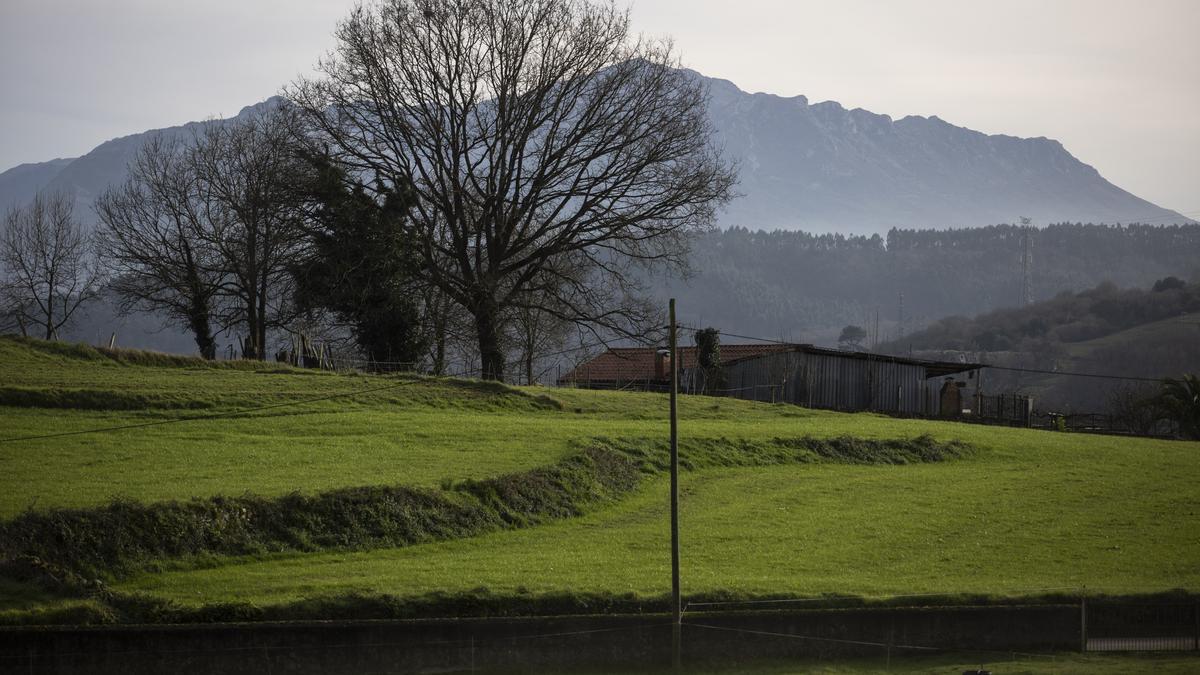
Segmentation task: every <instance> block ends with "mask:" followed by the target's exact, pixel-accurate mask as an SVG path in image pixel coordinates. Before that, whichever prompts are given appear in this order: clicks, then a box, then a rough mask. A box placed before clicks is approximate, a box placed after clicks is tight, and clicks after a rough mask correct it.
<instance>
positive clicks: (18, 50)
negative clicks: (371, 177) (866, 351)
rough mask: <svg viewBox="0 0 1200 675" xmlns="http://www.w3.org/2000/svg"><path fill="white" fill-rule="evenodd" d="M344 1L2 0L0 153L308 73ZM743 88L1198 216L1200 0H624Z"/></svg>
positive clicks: (229, 100) (145, 125)
mask: <svg viewBox="0 0 1200 675" xmlns="http://www.w3.org/2000/svg"><path fill="white" fill-rule="evenodd" d="M353 4H354V2H353V1H352V0H208V1H200V0H191V1H188V2H184V1H181V0H0V85H2V88H0V92H3V95H2V96H0V171H2V170H4V169H7V168H10V167H12V166H15V165H17V164H20V163H24V162H37V161H44V160H47V159H51V158H54V157H73V156H77V155H80V154H83V153H85V152H87V151H88V150H90V149H92V148H93V147H95V146H96V145H98V144H100V143H101V142H103V141H105V140H108V139H110V138H115V137H118V136H123V135H126V134H131V133H137V132H141V131H145V130H147V129H151V128H160V127H166V126H172V125H176V124H182V123H184V122H188V121H192V120H198V119H204V118H207V117H212V116H229V115H233V114H236V113H237V112H238V111H239V110H240V109H241V108H242V107H243V106H246V105H249V104H252V103H255V102H257V101H260V100H262V99H264V98H267V97H268V96H271V95H273V94H275V93H277V92H278V90H279V89H280V87H281V86H282V85H284V84H286V83H288V82H290V81H292V80H294V79H295V78H296V77H297V76H299V75H302V74H308V73H310V72H311V69H312V66H313V65H314V64H315V62H316V60H317V59H318V58H319V57H320V56H321V55H322V54H323V53H324V52H325V51H327V50H328V49H329V48H330V47H332V45H333V40H332V38H331V32H332V30H333V28H334V26H335V24H336V22H337V21H338V20H339V19H340V18H341V17H343V16H344V15H345V14H346V13H347V11H348V10H349V8H350V7H351V6H352V5H353ZM618 5H619V6H629V7H630V8H631V11H632V17H633V23H634V28H635V30H637V31H640V32H644V33H646V34H648V35H650V36H654V37H669V38H671V39H673V40H674V43H675V45H676V47H677V50H678V52H679V54H680V56H681V58H682V60H683V63H684V65H686V66H688V67H690V68H693V69H695V70H698V71H700V72H701V73H703V74H705V75H709V76H712V77H721V78H725V79H728V80H731V81H732V82H734V83H735V84H737V85H738V86H739V87H741V88H742V89H745V90H747V91H763V92H769V93H773V94H779V95H783V96H794V95H797V94H804V95H806V96H808V98H809V100H810V101H811V102H817V101H823V100H835V101H838V102H839V103H841V104H843V105H844V106H846V107H847V108H856V107H861V108H865V109H867V110H871V111H872V112H876V113H885V114H888V115H891V116H892V117H894V118H899V117H903V116H905V115H937V116H938V117H941V118H942V119H944V120H946V121H948V122H951V123H953V124H957V125H959V126H965V127H969V128H972V129H976V130H978V131H982V132H985V133H1003V134H1010V135H1014V136H1046V137H1049V138H1054V139H1057V140H1059V141H1061V142H1062V143H1063V144H1064V145H1065V146H1066V148H1067V150H1068V151H1070V152H1071V153H1072V154H1074V155H1075V156H1076V157H1078V158H1079V159H1081V160H1082V161H1084V162H1086V163H1088V164H1091V165H1092V166H1095V167H1096V168H1097V169H1098V170H1099V171H1100V172H1101V174H1103V175H1104V176H1105V177H1106V178H1108V179H1109V180H1110V181H1112V182H1113V183H1115V184H1117V185H1118V186H1120V187H1123V188H1125V189H1126V190H1129V191H1130V192H1133V193H1134V194H1136V195H1138V196H1140V197H1143V198H1145V199H1149V200H1150V201H1152V202H1155V203H1156V204H1159V205H1160V206H1164V207H1167V208H1171V209H1175V210H1177V211H1180V212H1183V213H1185V214H1186V215H1189V216H1192V217H1196V216H1200V162H1198V161H1197V159H1198V155H1200V44H1198V43H1197V40H1196V38H1197V34H1198V30H1197V29H1198V28H1200V1H1197V0H1137V1H1124V0H1006V1H1005V2H999V3H998V2H994V1H991V2H984V1H977V0H904V1H901V0H870V1H868V0H821V1H819V2H810V1H808V0H737V1H736V2H732V1H730V0H633V2H632V3H628V2H624V1H619V2H618Z"/></svg>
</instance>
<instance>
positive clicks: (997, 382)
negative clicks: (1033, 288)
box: [879, 277, 1200, 413]
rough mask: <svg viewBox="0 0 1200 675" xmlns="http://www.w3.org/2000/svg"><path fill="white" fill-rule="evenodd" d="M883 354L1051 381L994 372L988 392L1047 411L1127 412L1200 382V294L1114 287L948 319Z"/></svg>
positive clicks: (1176, 282) (1175, 284) (1180, 287)
mask: <svg viewBox="0 0 1200 675" xmlns="http://www.w3.org/2000/svg"><path fill="white" fill-rule="evenodd" d="M879 349H880V351H885V352H890V353H899V354H913V355H915V356H921V357H925V358H933V359H958V358H963V359H966V360H970V361H978V362H982V363H988V364H993V365H998V366H1004V367H1010V368H1022V369H1033V370H1039V371H1052V372H1053V373H1056V374H1045V373H1029V372H1019V371H1005V370H996V369H992V370H990V371H989V374H988V382H989V385H990V387H991V388H992V389H993V390H994V391H1003V392H1005V393H1022V394H1028V395H1032V396H1034V400H1035V404H1036V406H1037V407H1038V409H1040V410H1043V411H1044V410H1055V409H1058V410H1065V411H1072V412H1103V413H1109V412H1119V411H1118V410H1117V408H1120V407H1121V403H1120V401H1121V400H1123V399H1125V398H1128V397H1129V396H1134V397H1142V398H1144V397H1146V396H1149V395H1151V394H1153V393H1154V391H1155V390H1157V385H1156V384H1154V383H1153V382H1147V381H1145V379H1147V378H1149V379H1153V378H1167V377H1170V378H1179V377H1181V376H1183V375H1185V374H1188V373H1197V372H1200V284H1197V283H1191V284H1188V283H1186V282H1184V281H1183V280H1181V279H1178V278H1176V277H1167V278H1164V279H1160V280H1158V281H1156V282H1155V283H1154V284H1153V285H1152V286H1151V287H1149V288H1146V289H1138V288H1131V289H1119V288H1117V287H1116V286H1115V285H1113V284H1112V283H1110V282H1105V283H1103V284H1100V285H1099V286H1097V287H1095V288H1091V289H1088V290H1086V291H1083V292H1080V293H1069V292H1063V293H1060V294H1059V295H1058V296H1056V297H1054V298H1052V299H1050V300H1046V301H1042V302H1038V303H1034V304H1032V305H1029V306H1027V307H1019V308H1007V309H1001V310H996V311H992V312H988V313H986V314H982V315H979V316H976V317H974V318H967V317H963V316H952V317H947V318H945V319H942V320H940V321H937V322H935V323H934V324H933V325H931V326H929V327H928V328H926V329H925V330H921V331H918V332H916V333H913V334H912V335H908V336H905V337H904V338H903V339H901V340H896V341H892V342H889V343H884V344H882V345H880V346H879ZM1057 373H1088V374H1093V375H1105V376H1112V377H1104V378H1094V377H1079V376H1074V375H1060V374H1057ZM1121 377H1125V378H1131V379H1127V380H1123V379H1119V378H1121Z"/></svg>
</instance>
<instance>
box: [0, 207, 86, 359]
mask: <svg viewBox="0 0 1200 675" xmlns="http://www.w3.org/2000/svg"><path fill="white" fill-rule="evenodd" d="M74 211H75V202H74V200H72V199H71V198H70V197H68V196H66V195H64V194H50V195H43V194H39V195H37V196H36V197H34V198H33V201H32V202H30V203H29V204H28V205H27V206H26V207H24V208H13V209H12V210H10V211H9V212H8V214H7V215H6V217H5V219H4V229H3V232H0V268H3V271H4V273H5V277H4V279H3V284H4V285H3V291H4V296H5V298H6V300H7V302H6V304H7V305H8V306H9V311H10V312H11V313H12V314H13V315H14V316H15V318H16V321H17V322H18V323H19V324H20V326H21V329H22V332H23V333H24V332H26V326H27V325H28V326H30V327H32V326H36V327H37V328H38V330H39V332H41V333H42V334H43V335H44V337H45V338H46V339H47V340H51V339H54V338H56V337H57V336H58V331H59V329H60V328H62V327H63V326H65V325H67V324H68V323H69V322H70V321H71V318H72V317H73V316H74V315H75V313H76V312H77V311H78V310H79V308H80V306H82V305H83V304H84V303H85V302H87V301H88V300H90V299H92V298H94V297H95V296H96V294H97V290H98V283H97V282H98V278H97V274H96V268H95V265H94V258H93V256H92V251H91V250H90V247H91V239H90V237H89V236H88V235H87V234H85V233H84V231H83V228H82V227H81V226H80V224H79V222H78V221H76V220H75V214H74Z"/></svg>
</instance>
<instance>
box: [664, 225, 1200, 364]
mask: <svg viewBox="0 0 1200 675" xmlns="http://www.w3.org/2000/svg"><path fill="white" fill-rule="evenodd" d="M1026 232H1028V233H1029V234H1030V235H1031V237H1032V243H1031V247H1032V253H1033V256H1032V265H1031V269H1030V278H1031V282H1032V296H1033V299H1034V300H1035V301H1038V300H1048V299H1051V298H1054V297H1055V296H1057V295H1058V294H1060V293H1062V292H1064V291H1072V292H1074V291H1081V290H1083V289H1087V288H1092V287H1095V286H1097V285H1099V284H1101V283H1103V282H1105V281H1108V282H1111V283H1112V284H1114V285H1115V286H1117V287H1121V288H1128V287H1136V288H1148V287H1149V286H1150V285H1151V284H1153V283H1154V282H1155V280H1157V279H1162V278H1164V277H1167V276H1176V277H1179V278H1180V279H1183V280H1197V279H1200V226H1196V225H1184V226H1153V225H1128V226H1123V227H1118V226H1105V225H1091V224H1078V223H1076V224H1056V225H1050V226H1047V227H1044V228H1036V229H1025V228H1022V227H1020V226H1016V225H994V226H990V227H982V228H975V229H959V230H892V231H890V232H889V233H888V235H887V237H886V238H884V237H880V236H871V237H860V236H843V235H831V234H824V235H814V234H809V233H806V232H789V231H774V232H763V231H753V230H748V229H745V228H731V229H729V230H724V231H717V232H713V233H711V234H708V235H706V236H704V237H703V238H701V239H700V240H699V241H698V242H697V243H696V246H695V249H694V255H693V267H694V270H695V274H694V275H693V277H692V278H691V279H689V280H687V281H686V282H682V281H662V280H660V281H659V282H658V289H657V290H658V294H659V295H661V296H662V297H666V296H668V295H672V294H673V295H674V296H675V297H677V298H679V306H680V310H681V313H682V314H683V316H684V319H685V320H686V321H690V322H699V323H703V324H705V325H713V326H718V327H720V328H722V329H723V330H726V331H731V332H737V333H743V334H748V335H756V336H764V337H773V338H778V337H782V338H787V339H790V340H798V341H804V342H816V343H824V344H833V342H834V341H835V340H836V338H837V334H838V332H839V331H840V329H841V328H842V327H843V326H845V325H847V324H857V325H860V326H863V327H865V328H867V329H868V332H872V328H873V326H874V322H875V317H876V313H878V317H879V336H878V337H879V341H881V342H884V341H888V340H895V339H899V338H901V337H902V336H903V335H908V334H910V333H913V332H914V331H917V330H919V329H921V328H924V327H926V326H928V325H930V324H931V323H932V322H934V321H936V320H938V319H941V318H943V317H947V316H953V315H976V314H980V313H984V312H987V311H990V310H993V309H997V308H1001V307H1012V306H1016V305H1018V304H1020V300H1021V287H1022V275H1023V269H1022V263H1021V258H1022V251H1023V241H1022V235H1023V234H1024V233H1026ZM868 346H869V345H868Z"/></svg>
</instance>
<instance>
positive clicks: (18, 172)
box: [0, 100, 269, 225]
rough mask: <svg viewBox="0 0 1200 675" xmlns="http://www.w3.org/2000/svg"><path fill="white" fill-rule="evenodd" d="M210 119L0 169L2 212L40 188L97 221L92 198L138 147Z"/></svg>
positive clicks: (117, 178)
mask: <svg viewBox="0 0 1200 675" xmlns="http://www.w3.org/2000/svg"><path fill="white" fill-rule="evenodd" d="M267 103H269V100H268V101H265V102H263V103H258V104H255V105H253V106H247V107H245V108H243V109H242V110H241V111H240V112H239V113H238V114H237V116H235V117H233V118H229V119H238V118H240V117H242V116H243V115H246V114H248V113H250V112H251V111H253V110H256V109H258V108H260V107H261V106H264V105H266V104H267ZM207 123H208V122H189V123H187V124H184V125H181V126H175V127H166V128H163V129H151V130H149V131H145V132H142V133H139V134H131V135H129V136H122V137H121V138H114V139H112V140H110V141H105V142H104V143H101V144H100V145H98V146H96V147H95V148H94V149H93V150H92V151H91V152H89V153H87V154H85V155H83V156H82V157H77V158H74V159H54V160H51V161H49V162H42V163H40V164H22V165H20V166H17V167H15V168H12V169H9V170H8V171H5V172H3V173H0V213H3V212H5V211H7V210H8V209H9V208H11V207H13V206H20V205H23V204H25V203H26V202H28V201H29V200H30V199H32V198H33V196H34V195H35V194H36V193H37V192H39V191H48V192H63V193H66V194H68V195H71V196H73V197H74V198H75V214H76V216H77V217H79V218H80V219H81V220H82V221H83V222H85V223H87V224H89V225H91V224H95V222H96V220H95V214H94V213H93V211H92V202H93V201H94V200H95V199H96V197H98V196H99V195H100V194H101V193H103V192H104V191H105V190H106V189H108V188H109V187H110V186H112V185H115V184H117V183H119V182H121V181H123V180H124V179H125V176H126V175H127V172H126V165H127V164H128V163H129V161H130V160H131V159H133V157H134V155H135V154H136V153H137V151H138V149H139V148H141V147H142V144H144V143H145V142H146V141H148V140H149V139H151V138H153V137H154V136H156V135H159V134H162V135H166V136H182V135H186V134H191V133H193V131H195V130H197V129H198V128H199V127H201V126H203V125H204V124H207Z"/></svg>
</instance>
